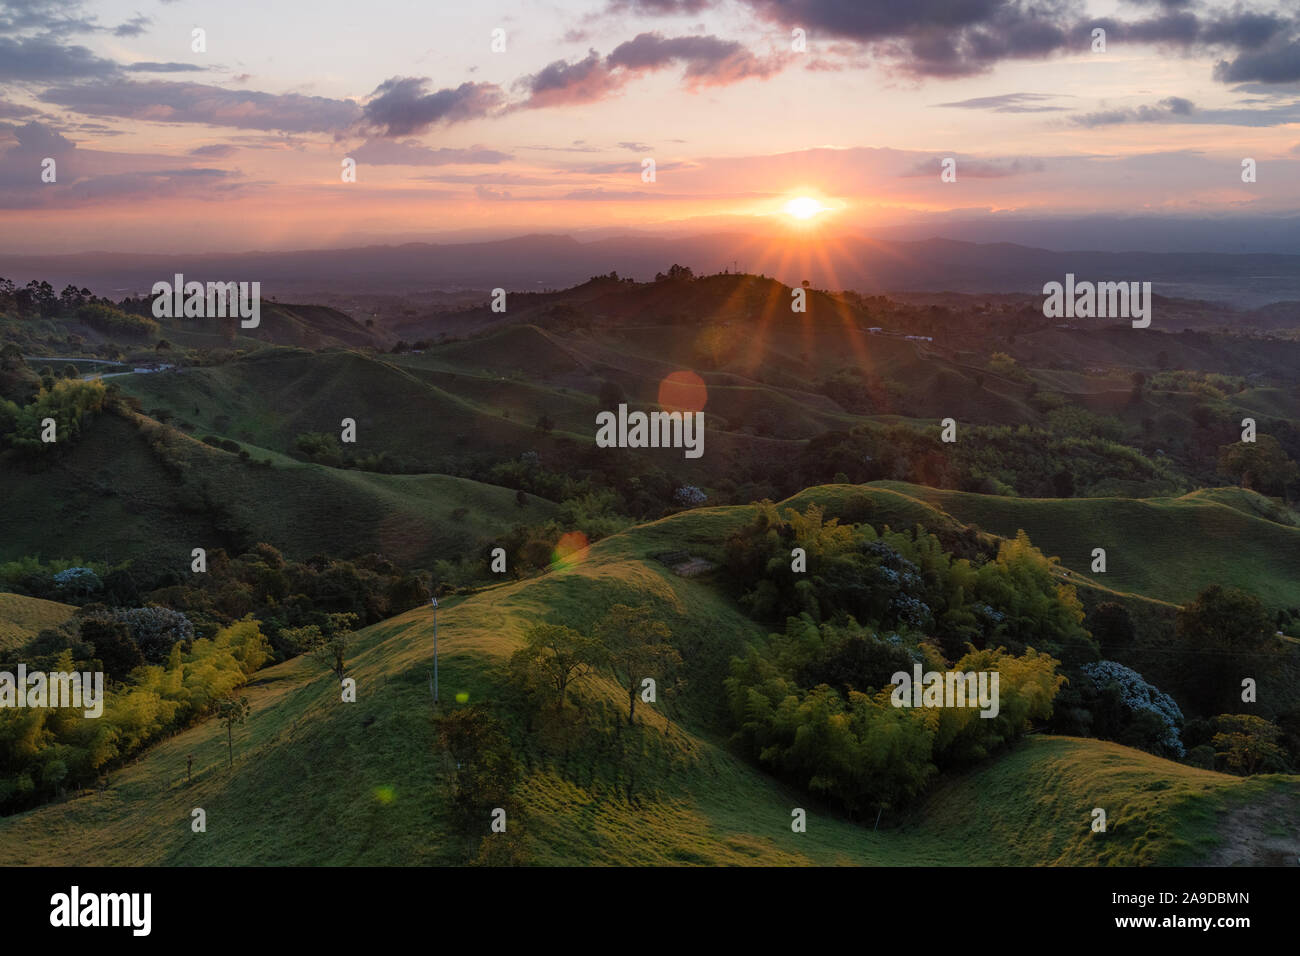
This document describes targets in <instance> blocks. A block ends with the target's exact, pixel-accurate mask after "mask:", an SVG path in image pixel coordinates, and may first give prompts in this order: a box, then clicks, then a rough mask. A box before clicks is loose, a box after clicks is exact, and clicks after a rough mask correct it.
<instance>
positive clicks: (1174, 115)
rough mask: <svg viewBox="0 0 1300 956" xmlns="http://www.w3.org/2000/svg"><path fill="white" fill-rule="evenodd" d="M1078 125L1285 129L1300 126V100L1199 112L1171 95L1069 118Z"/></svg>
mask: <svg viewBox="0 0 1300 956" xmlns="http://www.w3.org/2000/svg"><path fill="white" fill-rule="evenodd" d="M1070 121H1071V122H1072V123H1075V124H1077V125H1079V126H1087V127H1096V126H1114V125H1117V124H1120V123H1191V124H1197V125H1201V126H1249V127H1256V128H1258V127H1267V126H1284V125H1287V124H1290V123H1300V100H1294V101H1291V102H1279V103H1275V104H1272V105H1268V106H1262V107H1261V106H1253V107H1250V108H1245V107H1237V108H1232V107H1229V108H1224V109H1200V108H1198V107H1197V106H1196V105H1195V104H1194V103H1192V101H1191V100H1187V99H1184V98H1182V97H1180V96H1170V97H1166V98H1165V99H1163V100H1160V101H1159V102H1158V103H1156V104H1155V105H1152V106H1138V107H1129V108H1125V109H1114V110H1102V111H1100V112H1096V113H1084V114H1082V115H1079V116H1073V117H1071V118H1070Z"/></svg>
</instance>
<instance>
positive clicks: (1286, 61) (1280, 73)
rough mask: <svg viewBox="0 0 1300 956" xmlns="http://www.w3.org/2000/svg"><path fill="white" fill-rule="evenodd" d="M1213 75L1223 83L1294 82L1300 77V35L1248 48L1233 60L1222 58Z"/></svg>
mask: <svg viewBox="0 0 1300 956" xmlns="http://www.w3.org/2000/svg"><path fill="white" fill-rule="evenodd" d="M1214 78H1215V79H1216V80H1219V81H1221V82H1223V83H1250V82H1257V83H1294V82H1296V81H1297V80H1300V39H1292V40H1290V41H1288V42H1279V43H1273V44H1270V45H1269V46H1267V47H1265V48H1263V49H1259V50H1248V51H1246V52H1244V53H1241V54H1239V55H1238V56H1237V57H1236V59H1233V60H1220V61H1219V63H1218V64H1216V65H1215V67H1214Z"/></svg>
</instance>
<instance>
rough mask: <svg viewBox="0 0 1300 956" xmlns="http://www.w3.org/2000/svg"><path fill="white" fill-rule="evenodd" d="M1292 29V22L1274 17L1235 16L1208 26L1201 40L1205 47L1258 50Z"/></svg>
mask: <svg viewBox="0 0 1300 956" xmlns="http://www.w3.org/2000/svg"><path fill="white" fill-rule="evenodd" d="M1293 29H1295V24H1294V23H1293V22H1292V21H1288V20H1285V19H1283V18H1282V17H1279V16H1278V15H1277V14H1274V13H1234V14H1230V15H1225V16H1222V17H1219V18H1218V19H1215V20H1211V21H1210V22H1208V23H1206V24H1205V25H1204V26H1203V27H1202V28H1201V35H1200V39H1201V42H1202V43H1206V44H1223V45H1225V46H1233V47H1238V48H1240V49H1243V50H1256V49H1258V48H1260V47H1262V46H1263V45H1264V44H1266V43H1268V42H1269V41H1270V40H1273V39H1274V38H1275V37H1281V36H1285V35H1286V34H1287V33H1288V32H1289V31H1291V30H1293Z"/></svg>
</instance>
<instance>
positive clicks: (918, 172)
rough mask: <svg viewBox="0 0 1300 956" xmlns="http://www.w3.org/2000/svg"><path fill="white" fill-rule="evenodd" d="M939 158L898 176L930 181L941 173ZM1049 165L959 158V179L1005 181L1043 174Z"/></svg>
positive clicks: (1038, 160)
mask: <svg viewBox="0 0 1300 956" xmlns="http://www.w3.org/2000/svg"><path fill="white" fill-rule="evenodd" d="M940 158H941V157H938V156H932V157H928V158H926V159H922V160H919V161H918V162H917V163H916V164H915V165H914V166H912V167H910V168H909V169H907V170H905V171H903V172H901V173H899V174H898V176H899V178H900V179H929V178H934V177H937V176H938V175H939V173H940V171H941V166H940ZM1045 169H1047V164H1046V163H1045V162H1043V161H1042V160H1041V159H1033V158H1029V159H1021V158H1019V157H1017V158H1015V159H962V158H961V157H960V156H959V157H957V177H958V178H959V179H1005V178H1007V177H1008V176H1020V175H1023V174H1025V173H1041V172H1043V170H1045Z"/></svg>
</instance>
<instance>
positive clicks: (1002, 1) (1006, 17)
mask: <svg viewBox="0 0 1300 956" xmlns="http://www.w3.org/2000/svg"><path fill="white" fill-rule="evenodd" d="M741 2H743V3H745V4H747V5H748V6H750V7H751V8H752V9H754V10H755V11H756V12H757V13H758V14H759V15H760V16H762V17H764V18H765V19H768V20H771V21H773V22H778V23H781V24H798V25H800V26H802V27H805V28H806V29H808V31H809V35H810V36H826V37H831V38H836V39H840V40H851V41H854V42H856V43H857V44H859V45H860V46H863V47H865V48H868V49H870V51H871V52H872V53H873V54H874V55H875V56H877V57H879V58H880V59H882V60H884V61H885V62H886V63H889V64H890V65H892V66H894V67H895V68H896V69H899V70H901V71H903V72H906V73H910V74H913V75H914V76H918V77H960V76H968V75H971V74H975V73H982V72H985V71H987V70H989V69H991V68H992V67H993V66H995V65H996V64H997V63H999V62H1001V61H1003V60H1011V59H1042V58H1045V57H1048V56H1052V55H1054V54H1058V53H1064V52H1067V51H1071V50H1075V51H1082V50H1087V49H1090V47H1091V43H1092V31H1093V30H1094V29H1096V28H1097V27H1101V28H1102V29H1104V30H1105V31H1106V41H1107V43H1108V44H1114V43H1130V44H1143V45H1155V46H1163V47H1171V48H1174V49H1178V50H1181V51H1184V52H1204V51H1207V50H1218V51H1220V52H1222V51H1235V52H1237V53H1238V55H1237V56H1236V58H1235V59H1230V60H1223V61H1222V62H1220V63H1219V64H1218V66H1217V67H1216V69H1215V73H1214V75H1215V78H1216V79H1219V80H1222V81H1224V82H1249V81H1259V82H1267V83H1286V82H1291V81H1293V80H1296V79H1300V39H1298V38H1297V34H1298V33H1300V21H1298V20H1297V19H1296V18H1295V17H1291V18H1288V17H1286V16H1284V15H1282V14H1279V13H1272V12H1269V13H1260V12H1256V11H1251V10H1247V9H1245V8H1243V7H1240V6H1234V7H1233V8H1232V9H1231V10H1229V11H1226V12H1217V13H1211V12H1206V11H1202V10H1200V9H1198V7H1197V5H1196V4H1193V3H1190V2H1183V0H1168V2H1162V0H1150V2H1142V3H1137V4H1133V5H1132V6H1136V7H1139V8H1145V9H1143V10H1142V11H1141V12H1140V13H1138V18H1137V19H1127V18H1119V17H1093V16H1089V15H1088V13H1087V7H1086V5H1085V3H1084V2H1083V0H908V2H898V3H866V2H862V0H741ZM1135 12H1136V11H1135ZM1143 14H1149V15H1145V16H1144V15H1143ZM823 68H824V67H823Z"/></svg>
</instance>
